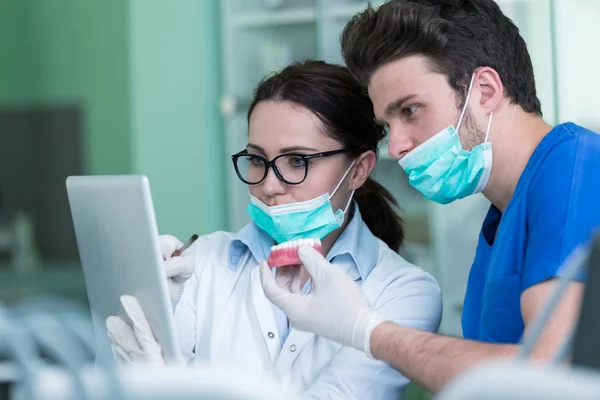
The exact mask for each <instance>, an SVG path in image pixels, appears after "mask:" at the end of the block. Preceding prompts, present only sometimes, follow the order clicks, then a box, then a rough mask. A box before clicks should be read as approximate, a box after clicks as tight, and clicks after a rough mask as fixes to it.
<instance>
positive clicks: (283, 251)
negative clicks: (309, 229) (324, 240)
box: [267, 239, 322, 268]
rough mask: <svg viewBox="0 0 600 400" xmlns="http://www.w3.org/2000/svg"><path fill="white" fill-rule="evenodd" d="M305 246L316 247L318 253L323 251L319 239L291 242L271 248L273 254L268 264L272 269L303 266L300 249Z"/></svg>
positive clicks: (270, 255) (268, 259)
mask: <svg viewBox="0 0 600 400" xmlns="http://www.w3.org/2000/svg"><path fill="white" fill-rule="evenodd" d="M304 244H305V245H309V246H312V247H314V248H315V249H316V250H317V251H318V252H321V251H322V247H321V241H320V240H319V239H298V240H290V241H288V242H284V243H280V244H278V245H276V246H273V247H271V254H269V257H268V258H267V264H269V267H271V268H277V267H285V266H287V265H299V264H302V260H300V257H298V247H300V246H301V245H304Z"/></svg>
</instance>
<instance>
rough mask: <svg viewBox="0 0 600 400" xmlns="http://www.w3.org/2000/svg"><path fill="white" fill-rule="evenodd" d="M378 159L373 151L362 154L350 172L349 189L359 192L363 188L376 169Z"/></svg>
mask: <svg viewBox="0 0 600 400" xmlns="http://www.w3.org/2000/svg"><path fill="white" fill-rule="evenodd" d="M376 161H377V157H375V153H374V152H373V151H371V150H369V151H365V152H364V153H362V154H361V155H360V156H359V157H358V158H357V159H356V162H355V163H354V167H353V168H352V171H351V172H350V182H349V189H350V190H357V189H358V188H359V187H361V186H362V185H363V184H364V183H365V181H366V180H367V178H368V177H369V176H370V175H371V171H373V168H375V162H376Z"/></svg>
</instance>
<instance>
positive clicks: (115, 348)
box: [106, 296, 165, 365]
mask: <svg viewBox="0 0 600 400" xmlns="http://www.w3.org/2000/svg"><path fill="white" fill-rule="evenodd" d="M121 304H122V305H123V308H124V309H125V312H126V313H127V316H128V317H129V319H131V321H132V322H133V327H132V326H130V325H129V324H128V323H127V322H125V320H123V319H122V318H121V317H116V316H110V317H108V318H107V319H106V329H107V331H108V332H107V335H108V338H109V339H110V341H111V349H112V352H113V356H114V357H115V359H116V360H117V361H118V362H119V363H121V364H131V365H140V364H146V365H147V364H152V365H164V363H165V361H164V358H163V355H162V349H161V347H160V345H159V344H158V342H157V341H156V339H155V338H154V334H153V333H152V328H151V327H150V324H149V323H148V320H147V319H146V315H145V314H144V311H143V310H142V307H141V306H140V303H139V302H138V301H137V299H136V298H135V297H133V296H121Z"/></svg>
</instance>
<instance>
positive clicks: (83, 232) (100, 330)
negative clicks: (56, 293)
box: [66, 175, 180, 365]
mask: <svg viewBox="0 0 600 400" xmlns="http://www.w3.org/2000/svg"><path fill="white" fill-rule="evenodd" d="M66 184H67V193H68V197H69V204H70V206H71V215H72V217H73V224H74V228H75V235H76V238H77V246H78V248H79V257H80V259H81V264H82V267H83V275H84V279H85V285H86V289H87V293H88V299H89V305H90V311H91V314H92V324H93V328H94V335H95V337H96V352H97V354H96V359H97V362H99V363H102V364H103V365H110V364H112V363H113V362H114V359H113V356H112V352H111V349H110V340H109V339H108V337H107V335H106V325H105V321H106V318H107V317H108V316H110V315H120V316H125V312H124V310H123V308H122V305H121V303H120V300H119V298H120V297H121V295H124V294H129V295H132V296H135V297H136V298H137V299H138V300H139V302H140V304H141V306H142V309H143V310H144V312H145V313H146V316H147V318H148V321H149V322H150V325H151V327H152V329H153V331H154V336H155V337H156V340H157V341H158V343H159V344H160V345H161V347H162V350H163V355H164V357H165V361H166V362H167V363H170V364H173V363H176V362H178V361H179V360H180V351H179V346H178V343H177V336H176V334H175V323H174V318H173V308H172V304H171V301H170V298H169V295H168V289H167V282H166V279H165V272H164V267H163V259H162V254H161V251H160V247H159V243H158V229H157V226H156V218H155V215H154V207H153V205H152V197H151V194H150V185H149V183H148V179H147V178H146V177H145V176H143V175H114V176H110V175H109V176H70V177H68V178H67V182H66Z"/></svg>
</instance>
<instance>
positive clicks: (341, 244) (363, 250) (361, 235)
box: [326, 202, 379, 280]
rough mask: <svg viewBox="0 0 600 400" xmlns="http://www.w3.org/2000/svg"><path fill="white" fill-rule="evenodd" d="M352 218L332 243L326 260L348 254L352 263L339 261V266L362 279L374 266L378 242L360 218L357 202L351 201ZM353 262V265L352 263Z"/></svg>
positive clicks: (377, 252)
mask: <svg viewBox="0 0 600 400" xmlns="http://www.w3.org/2000/svg"><path fill="white" fill-rule="evenodd" d="M352 207H353V209H354V210H353V214H352V219H351V220H350V222H349V223H348V225H346V229H344V231H343V232H342V234H341V235H340V237H339V238H338V240H337V241H336V242H335V243H334V244H333V247H332V248H331V250H329V254H327V257H326V258H327V260H329V261H331V260H332V259H333V258H335V257H340V256H344V255H346V256H349V257H350V258H351V259H352V261H353V263H340V267H341V268H343V269H344V270H345V272H346V273H347V274H348V275H350V276H351V277H352V278H353V279H355V280H356V279H358V278H359V277H360V278H361V279H362V280H364V279H365V278H366V277H367V276H368V275H369V274H370V273H371V271H372V270H373V268H375V265H376V264H377V259H378V258H379V243H378V242H377V238H376V237H375V236H374V235H373V234H372V233H371V231H370V230H369V228H368V227H367V224H365V222H364V221H363V219H362V215H361V214H360V210H359V209H358V204H356V202H353V203H352ZM352 264H354V265H352Z"/></svg>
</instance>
